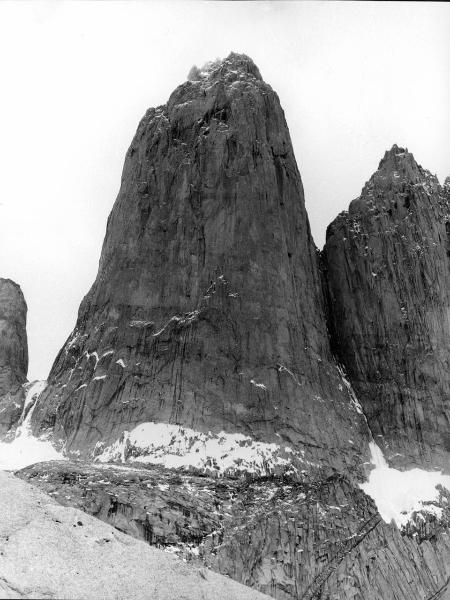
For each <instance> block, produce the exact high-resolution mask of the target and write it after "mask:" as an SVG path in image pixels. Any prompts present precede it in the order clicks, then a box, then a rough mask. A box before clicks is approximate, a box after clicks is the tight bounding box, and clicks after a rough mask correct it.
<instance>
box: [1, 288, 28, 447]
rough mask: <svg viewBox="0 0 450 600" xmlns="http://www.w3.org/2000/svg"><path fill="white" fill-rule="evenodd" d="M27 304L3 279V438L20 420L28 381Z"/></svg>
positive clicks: (20, 293) (19, 293)
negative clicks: (24, 387)
mask: <svg viewBox="0 0 450 600" xmlns="http://www.w3.org/2000/svg"><path fill="white" fill-rule="evenodd" d="M26 321H27V305H26V303H25V299H24V297H23V294H22V290H21V289H20V287H19V286H18V285H17V284H16V283H14V281H11V279H2V278H0V436H2V435H3V434H5V433H6V432H7V431H8V430H10V429H11V428H12V427H13V426H14V425H15V424H16V423H17V421H18V420H19V418H20V416H21V414H22V409H23V403H24V398H25V394H24V390H23V389H22V385H23V384H24V383H25V382H26V379H27V370H28V345H27V332H26Z"/></svg>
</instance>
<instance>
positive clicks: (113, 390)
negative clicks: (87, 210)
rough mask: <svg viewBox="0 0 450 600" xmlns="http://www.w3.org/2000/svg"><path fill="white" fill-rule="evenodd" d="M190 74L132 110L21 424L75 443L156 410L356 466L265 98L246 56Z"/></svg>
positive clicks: (298, 456) (324, 461)
mask: <svg viewBox="0 0 450 600" xmlns="http://www.w3.org/2000/svg"><path fill="white" fill-rule="evenodd" d="M191 79H192V80H190V81H187V82H185V83H183V84H182V85H180V86H179V87H178V88H177V89H176V90H175V91H174V92H173V93H172V95H171V97H170V98H169V101H168V103H167V104H166V105H164V106H160V107H158V108H156V109H154V108H151V109H149V110H148V111H147V113H146V114H145V116H144V118H143V119H142V121H141V122H140V124H139V127H138V130H137V132H136V135H135V137H134V139H133V142H132V144H131V146H130V148H129V150H128V152H127V155H126V160H125V166H124V170H123V175H122V185H121V189H120V192H119V195H118V198H117V200H116V203H115V205H114V207H113V210H112V212H111V215H110V217H109V219H108V226H107V232H106V237H105V241H104V245H103V250H102V255H101V259H100V266H99V271H98V275H97V278H96V281H95V283H94V284H93V286H92V288H91V290H90V291H89V293H88V294H87V295H86V297H85V298H84V300H83V302H82V304H81V307H80V310H79V315H78V320H77V324H76V328H75V329H74V331H73V333H72V334H71V335H70V337H69V339H68V340H67V343H66V344H65V346H64V347H63V349H62V350H61V352H60V354H59V356H58V357H57V359H56V361H55V363H54V365H53V368H52V371H51V373H50V378H49V387H48V388H47V390H46V392H44V394H43V395H42V396H41V399H40V401H39V406H38V407H37V408H36V410H35V413H34V416H33V419H34V428H35V431H36V432H37V431H39V430H40V429H41V428H47V427H49V426H50V427H53V428H54V430H55V435H56V436H57V437H63V438H66V439H67V448H68V449H69V450H73V451H75V450H79V451H80V452H81V453H82V454H84V455H88V454H89V453H92V452H94V449H95V448H96V445H97V444H98V443H102V444H103V445H104V446H105V445H106V446H109V447H110V446H111V445H114V444H116V443H120V439H121V436H122V434H124V432H125V431H127V432H130V431H132V430H134V429H135V428H136V427H137V426H138V425H139V424H141V423H159V422H163V423H168V424H174V425H177V426H183V427H187V428H189V429H190V430H192V431H194V432H198V433H199V435H201V434H208V435H209V432H212V435H219V434H221V433H222V432H224V433H225V434H236V433H238V434H241V435H243V436H246V437H249V438H251V439H253V440H258V441H263V442H266V443H270V444H276V445H277V446H279V448H278V449H277V452H278V450H279V452H281V453H285V452H286V450H285V448H286V447H287V448H289V450H288V451H287V452H288V453H289V452H290V451H291V450H292V451H294V453H293V455H292V456H293V461H294V462H296V469H297V471H298V472H301V471H302V470H308V469H311V468H316V467H319V466H323V467H325V468H327V469H330V470H333V469H336V468H339V467H340V466H343V465H346V466H349V467H351V468H352V469H354V472H355V473H357V472H360V464H361V462H362V460H361V454H360V453H361V452H362V453H363V454H366V455H367V456H368V444H367V442H368V435H367V428H366V425H365V422H364V419H363V417H362V415H361V413H360V411H359V408H358V407H357V405H356V403H355V401H354V399H353V398H352V396H351V394H350V392H349V389H348V387H347V386H346V385H345V382H344V381H343V380H342V378H341V375H340V373H339V372H338V370H337V368H336V366H335V364H334V361H333V359H332V356H331V352H330V348H329V341H328V334H327V329H326V322H325V318H324V295H323V291H322V284H321V277H320V272H319V268H318V255H317V250H316V248H315V246H314V243H313V240H312V237H311V233H310V228H309V224H308V218H307V215H306V211H305V207H304V198H303V188H302V182H301V178H300V175H299V172H298V169H297V165H296V162H295V158H294V154H293V149H292V144H291V140H290V136H289V132H288V128H287V125H286V121H285V118H284V114H283V110H282V108H281V106H280V102H279V99H278V96H277V94H276V93H275V92H274V91H273V90H272V89H271V87H270V86H269V85H267V84H266V83H265V82H264V81H263V80H262V78H261V75H260V73H259V71H258V69H257V67H256V66H255V65H254V63H253V62H252V61H251V60H250V59H249V58H248V57H246V56H245V55H237V54H231V55H230V56H229V57H228V58H227V59H225V60H223V61H218V62H215V63H211V64H209V65H207V66H206V67H204V68H203V69H202V70H197V71H196V72H195V73H192V75H191ZM125 435H128V433H127V434H125ZM104 446H102V447H101V448H100V449H101V451H102V452H103V451H104ZM98 449H99V446H97V450H98ZM290 462H292V460H291V461H290Z"/></svg>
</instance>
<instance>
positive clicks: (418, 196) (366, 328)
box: [324, 146, 450, 469]
mask: <svg viewBox="0 0 450 600" xmlns="http://www.w3.org/2000/svg"><path fill="white" fill-rule="evenodd" d="M448 192H449V187H448V185H444V186H442V187H441V186H440V185H439V182H438V180H437V179H436V177H435V176H433V175H431V173H430V172H429V171H427V170H425V169H423V168H422V167H421V166H420V165H418V164H417V163H416V161H415V160H414V157H413V155H412V154H411V153H410V152H408V151H407V150H406V149H403V148H399V147H397V146H394V147H393V148H392V149H391V150H390V151H389V152H386V154H385V156H384V158H383V160H382V161H381V162H380V164H379V168H378V170H377V171H376V172H375V173H374V175H373V176H372V177H371V179H370V180H369V181H368V182H367V183H366V185H365V186H364V188H363V190H362V193H361V196H360V197H359V198H357V199H356V200H354V201H353V202H352V203H351V204H350V208H349V211H348V212H346V213H342V214H341V215H339V216H338V217H337V218H336V219H335V221H334V222H333V223H332V224H331V225H330V226H329V227H328V231H327V240H326V245H325V249H324V261H325V264H326V272H327V283H328V291H329V301H330V311H329V312H330V330H331V333H332V340H333V345H334V348H333V349H334V351H335V352H336V355H337V356H338V358H339V360H340V361H341V362H342V364H344V365H345V367H346V369H347V371H348V374H349V377H350V379H351V382H352V384H353V386H354V389H355V390H356V393H357V395H358V398H359V400H360V402H361V404H362V406H363V408H364V412H365V414H366V415H367V418H368V421H369V424H370V427H371V429H372V431H373V433H374V435H375V436H376V440H377V442H378V443H379V445H380V446H382V447H383V448H384V450H385V451H386V456H387V458H388V459H389V460H390V461H391V462H392V463H394V464H397V465H400V466H411V464H414V463H415V464H422V465H433V466H434V467H437V466H442V467H444V468H446V469H448V452H449V451H450V434H449V423H450V222H449V220H450V214H449V206H448V201H449V199H450V196H449V193H448Z"/></svg>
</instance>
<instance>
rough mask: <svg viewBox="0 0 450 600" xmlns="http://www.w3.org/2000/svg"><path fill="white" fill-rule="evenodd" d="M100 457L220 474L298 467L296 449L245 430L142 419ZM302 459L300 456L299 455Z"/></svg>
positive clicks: (263, 472)
mask: <svg viewBox="0 0 450 600" xmlns="http://www.w3.org/2000/svg"><path fill="white" fill-rule="evenodd" d="M99 449H100V450H102V451H101V454H99V455H98V456H96V457H95V460H96V461H100V462H109V461H121V462H126V461H129V462H141V463H150V464H160V465H164V466H165V467H168V468H188V467H194V468H197V469H200V470H203V469H212V470H214V471H216V472H217V473H218V474H221V475H223V474H225V473H226V472H244V471H245V472H250V473H256V474H259V475H266V474H269V473H272V472H273V471H274V470H275V468H282V470H285V471H286V470H288V469H290V470H295V467H293V466H292V464H291V461H292V458H293V455H295V456H296V453H295V452H294V451H292V449H291V448H288V449H287V448H284V449H283V448H282V447H281V446H279V445H278V444H274V443H266V442H258V441H255V440H253V439H252V438H250V437H248V436H245V435H243V434H241V433H225V432H223V431H222V432H220V433H219V434H212V433H211V432H209V433H208V434H205V433H202V432H200V431H195V430H193V429H189V428H187V427H181V426H179V425H171V424H168V423H154V422H149V423H142V424H141V425H138V426H137V427H135V428H134V429H133V430H132V431H125V432H124V433H123V434H122V435H121V437H120V438H119V439H118V440H117V441H116V442H115V443H114V444H112V445H111V446H109V447H107V448H104V449H103V447H102V445H99ZM297 458H298V459H299V460H301V459H300V458H299V457H297Z"/></svg>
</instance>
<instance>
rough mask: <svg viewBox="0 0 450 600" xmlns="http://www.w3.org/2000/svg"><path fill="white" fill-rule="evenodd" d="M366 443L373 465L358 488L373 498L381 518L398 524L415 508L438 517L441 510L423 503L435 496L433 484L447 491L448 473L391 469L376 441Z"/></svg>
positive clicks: (407, 518)
mask: <svg viewBox="0 0 450 600" xmlns="http://www.w3.org/2000/svg"><path fill="white" fill-rule="evenodd" d="M369 446H370V452H371V456H372V464H373V465H374V467H375V468H374V469H373V470H372V471H371V473H370V476H369V480H368V481H367V482H366V483H363V484H361V486H360V487H361V489H362V490H363V491H364V492H365V493H366V494H368V495H369V496H370V497H371V498H372V499H373V500H374V502H375V504H376V505H377V508H378V511H379V513H380V515H381V517H382V518H383V520H384V521H386V522H387V523H390V522H391V521H392V520H394V521H395V522H396V524H397V525H398V526H399V527H402V526H404V525H406V523H407V522H408V521H409V520H410V519H411V517H412V513H413V512H415V511H424V512H429V513H433V514H434V515H436V516H437V517H438V518H439V517H440V516H441V513H442V509H441V508H439V506H435V505H434V504H426V503H427V502H436V501H437V500H438V499H439V490H438V489H437V488H436V486H437V485H442V486H443V487H445V488H447V489H448V490H450V476H449V475H443V474H442V473H441V472H440V471H424V470H423V469H410V470H409V471H398V470H397V469H391V468H390V467H389V466H388V464H387V462H386V460H385V458H384V456H383V453H382V451H381V450H380V448H379V447H378V446H377V444H376V443H375V442H370V444H369Z"/></svg>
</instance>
